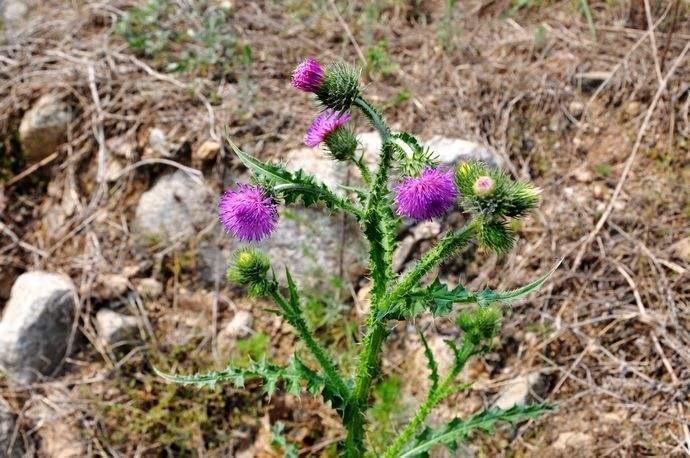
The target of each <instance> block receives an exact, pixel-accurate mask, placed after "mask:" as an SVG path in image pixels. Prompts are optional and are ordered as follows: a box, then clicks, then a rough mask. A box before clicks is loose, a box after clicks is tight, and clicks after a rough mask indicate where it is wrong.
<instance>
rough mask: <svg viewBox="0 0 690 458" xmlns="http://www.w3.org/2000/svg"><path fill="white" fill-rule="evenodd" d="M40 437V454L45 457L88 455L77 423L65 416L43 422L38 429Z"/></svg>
mask: <svg viewBox="0 0 690 458" xmlns="http://www.w3.org/2000/svg"><path fill="white" fill-rule="evenodd" d="M38 435H39V436H40V437H41V452H42V455H41V456H45V457H47V458H79V457H83V456H88V454H87V453H86V446H85V441H84V439H83V438H82V437H81V433H80V431H79V425H76V424H74V421H70V420H69V419H65V418H58V419H55V420H53V421H50V422H47V423H45V424H43V426H42V427H41V429H39V431H38Z"/></svg>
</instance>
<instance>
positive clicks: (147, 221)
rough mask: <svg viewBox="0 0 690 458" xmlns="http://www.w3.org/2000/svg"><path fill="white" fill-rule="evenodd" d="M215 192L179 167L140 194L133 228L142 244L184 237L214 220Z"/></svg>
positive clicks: (182, 238) (195, 232)
mask: <svg viewBox="0 0 690 458" xmlns="http://www.w3.org/2000/svg"><path fill="white" fill-rule="evenodd" d="M215 201H216V196H215V193H214V192H213V190H212V189H211V188H209V187H208V186H207V185H206V184H205V183H203V182H199V181H197V180H196V179H194V178H192V177H190V176H189V175H187V174H186V173H185V172H183V171H181V170H179V171H177V172H175V173H172V174H170V175H165V176H163V177H161V178H160V179H159V180H158V181H157V182H156V184H155V185H154V186H153V187H152V188H151V189H150V190H148V191H146V192H145V193H144V194H142V195H141V198H140V199H139V203H138V204H137V208H136V211H135V216H134V231H135V233H136V234H137V236H138V237H139V239H140V241H141V242H143V243H144V244H151V245H155V244H157V243H160V242H174V241H177V240H187V239H190V238H192V237H193V236H194V235H197V234H198V233H199V231H201V230H202V229H204V228H205V227H206V226H208V225H209V224H211V223H213V222H214V220H216V202H215Z"/></svg>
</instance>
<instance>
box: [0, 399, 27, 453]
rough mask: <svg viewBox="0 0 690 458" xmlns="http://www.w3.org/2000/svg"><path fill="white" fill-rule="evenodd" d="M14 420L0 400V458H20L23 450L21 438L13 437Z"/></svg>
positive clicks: (2, 400)
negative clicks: (0, 457) (1, 457)
mask: <svg viewBox="0 0 690 458" xmlns="http://www.w3.org/2000/svg"><path fill="white" fill-rule="evenodd" d="M14 428H15V420H14V414H13V413H12V411H11V410H10V406H9V405H8V404H7V402H6V401H5V400H4V399H2V398H0V456H3V457H7V458H21V457H22V456H24V450H23V449H22V445H21V436H19V435H17V436H16V437H15V436H14Z"/></svg>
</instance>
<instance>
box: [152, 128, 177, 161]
mask: <svg viewBox="0 0 690 458" xmlns="http://www.w3.org/2000/svg"><path fill="white" fill-rule="evenodd" d="M146 153H147V154H146V155H147V156H162V157H170V156H171V155H172V154H171V147H170V145H169V144H168V137H167V136H166V135H165V132H163V131H162V130H161V129H159V128H158V127H154V128H153V129H151V130H150V131H149V141H148V145H147V152H146Z"/></svg>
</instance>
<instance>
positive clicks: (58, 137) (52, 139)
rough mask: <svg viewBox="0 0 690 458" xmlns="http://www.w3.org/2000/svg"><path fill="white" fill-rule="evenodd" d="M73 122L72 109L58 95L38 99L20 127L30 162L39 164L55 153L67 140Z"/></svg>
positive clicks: (20, 138)
mask: <svg viewBox="0 0 690 458" xmlns="http://www.w3.org/2000/svg"><path fill="white" fill-rule="evenodd" d="M72 119H73V114H72V109H71V108H70V106H69V105H68V104H67V103H65V102H64V101H62V100H61V99H60V98H59V97H57V96H56V95H54V94H46V95H44V96H43V97H41V98H40V99H38V101H37V102H36V103H35V104H34V106H33V107H32V108H31V109H30V110H29V111H27V112H26V113H25V114H24V117H23V118H22V121H21V123H20V125H19V140H20V141H21V143H22V150H23V151H24V153H25V154H26V159H27V161H28V162H38V161H40V160H41V159H44V158H45V157H47V156H49V155H51V154H52V153H54V152H55V149H56V148H57V147H58V146H59V145H60V144H61V143H62V142H63V141H64V140H65V136H66V132H67V127H68V126H69V123H70V122H72Z"/></svg>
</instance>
